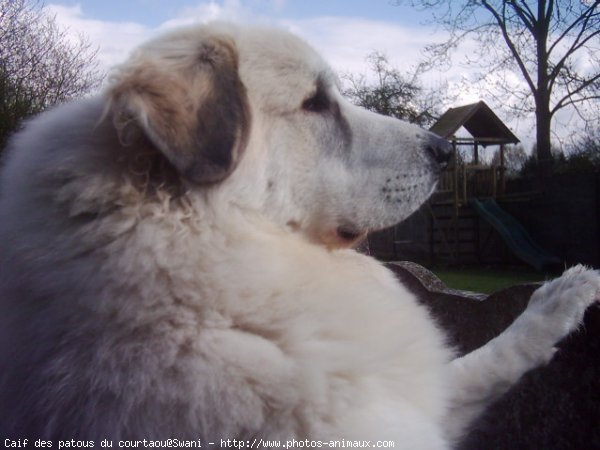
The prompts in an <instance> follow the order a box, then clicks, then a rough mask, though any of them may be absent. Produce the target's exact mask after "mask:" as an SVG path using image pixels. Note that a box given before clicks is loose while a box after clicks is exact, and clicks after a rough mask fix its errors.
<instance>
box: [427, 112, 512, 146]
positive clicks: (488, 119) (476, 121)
mask: <svg viewBox="0 0 600 450" xmlns="http://www.w3.org/2000/svg"><path fill="white" fill-rule="evenodd" d="M460 127H464V128H465V129H466V130H467V131H468V132H469V133H470V134H471V136H473V139H474V140H475V141H477V142H479V143H481V144H482V145H494V144H509V143H510V144H516V143H517V142H519V139H518V138H517V137H516V136H515V135H514V134H513V133H512V131H510V130H509V128H508V127H507V126H506V125H504V123H503V122H502V121H501V120H500V119H499V118H498V116H497V115H496V114H494V112H493V111H492V110H491V108H490V107H489V106H488V105H486V104H485V102H483V101H479V102H477V103H473V104H471V105H465V106H459V107H458V108H450V109H449V110H448V111H446V112H445V113H444V114H443V115H442V117H440V118H439V120H438V121H437V122H436V123H435V124H434V125H433V126H432V127H431V128H430V131H432V132H434V133H435V134H437V135H439V136H441V137H443V138H445V139H452V138H453V136H454V133H456V131H458V129H459V128H460Z"/></svg>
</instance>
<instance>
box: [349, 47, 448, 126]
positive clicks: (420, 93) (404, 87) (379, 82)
mask: <svg viewBox="0 0 600 450" xmlns="http://www.w3.org/2000/svg"><path fill="white" fill-rule="evenodd" d="M366 61H367V63H368V66H369V69H370V71H371V75H372V76H371V77H367V76H366V75H364V74H360V75H357V74H347V75H343V76H342V78H343V79H344V80H345V81H346V84H347V86H348V87H347V88H346V89H344V92H343V93H344V95H345V96H346V97H348V98H349V99H350V101H352V102H353V103H354V104H356V105H358V106H362V107H363V108H366V109H368V110H371V111H374V112H377V113H379V114H383V115H386V116H391V117H395V118H397V119H402V120H407V121H409V122H412V123H416V124H418V125H421V126H425V125H430V124H431V123H432V122H433V121H434V120H435V119H436V118H437V117H439V111H438V108H439V105H440V103H441V101H440V100H439V96H438V94H439V92H438V91H426V90H425V89H423V88H422V87H421V86H420V84H419V82H418V79H417V78H418V73H417V72H415V73H413V74H402V73H401V72H400V71H399V70H398V69H395V68H393V67H391V66H390V63H389V61H388V59H387V57H386V56H385V55H383V54H382V53H379V52H377V51H375V52H373V53H370V54H369V55H368V56H367V58H366Z"/></svg>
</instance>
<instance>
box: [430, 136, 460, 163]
mask: <svg viewBox="0 0 600 450" xmlns="http://www.w3.org/2000/svg"><path fill="white" fill-rule="evenodd" d="M425 149H426V150H427V153H429V155H430V156H431V157H432V159H433V160H434V161H435V162H436V164H437V165H438V166H439V168H440V169H444V168H446V166H447V165H448V163H449V162H450V160H451V159H452V155H453V153H454V149H453V147H452V144H450V142H448V141H447V140H446V139H442V138H441V137H439V136H437V135H435V134H431V135H430V136H429V140H428V142H427V143H426V145H425Z"/></svg>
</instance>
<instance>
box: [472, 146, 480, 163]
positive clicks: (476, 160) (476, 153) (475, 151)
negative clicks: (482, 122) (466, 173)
mask: <svg viewBox="0 0 600 450" xmlns="http://www.w3.org/2000/svg"><path fill="white" fill-rule="evenodd" d="M473 164H474V165H478V164H479V145H478V143H477V141H474V143H473Z"/></svg>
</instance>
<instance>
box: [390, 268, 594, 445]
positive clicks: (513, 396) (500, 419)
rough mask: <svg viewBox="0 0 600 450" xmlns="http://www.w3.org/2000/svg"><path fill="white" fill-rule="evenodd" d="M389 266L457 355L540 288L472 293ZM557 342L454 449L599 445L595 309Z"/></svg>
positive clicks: (492, 332) (419, 271) (494, 330)
mask: <svg viewBox="0 0 600 450" xmlns="http://www.w3.org/2000/svg"><path fill="white" fill-rule="evenodd" d="M388 267H389V268H390V269H392V270H393V271H394V272H395V273H396V275H397V276H398V278H399V279H400V280H401V281H402V282H403V283H404V284H405V285H406V286H407V287H408V288H409V289H410V290H412V291H413V292H414V293H415V294H416V295H417V297H418V298H419V300H420V301H421V302H422V303H423V304H425V305H427V307H428V308H429V309H430V310H431V312H432V314H433V316H434V317H435V318H436V320H438V322H439V324H440V326H441V327H442V328H444V329H445V330H446V331H447V333H448V335H449V337H450V340H451V343H453V344H454V345H455V347H456V348H457V350H458V352H459V353H460V354H462V353H466V352H469V351H471V350H473V349H475V348H477V347H480V346H481V345H483V344H485V343H486V342H487V341H489V340H490V339H491V338H493V337H494V336H496V335H498V334H499V333H500V332H502V330H504V329H505V328H506V327H507V326H508V325H509V324H510V323H511V322H512V321H513V320H514V318H515V317H516V316H518V315H519V313H520V312H521V311H522V310H523V309H524V308H525V306H526V305H527V301H528V299H529V297H530V295H531V293H532V292H533V291H534V290H535V289H536V287H537V286H538V285H536V284H527V285H519V286H514V287H510V288H508V289H505V290H502V291H500V292H497V293H495V294H492V295H490V296H489V297H480V298H476V297H470V296H468V295H465V294H463V293H461V292H458V291H450V290H446V289H444V286H443V285H442V284H441V282H440V281H439V280H437V279H436V278H435V276H432V274H431V273H429V272H427V271H426V270H425V269H423V268H421V267H420V266H416V265H414V264H410V263H401V264H389V265H388ZM558 347H559V351H558V352H557V353H556V355H555V357H554V359H553V360H552V361H551V362H550V364H548V365H547V366H545V367H541V368H538V369H536V370H533V371H531V372H529V373H528V374H526V375H525V376H524V377H523V378H522V379H521V381H520V382H519V383H518V384H517V385H515V386H514V387H513V388H512V389H511V390H510V391H509V392H508V393H507V394H506V395H504V396H503V397H502V398H500V399H499V400H498V401H497V402H496V403H494V404H493V405H492V406H491V407H490V408H489V409H488V411H487V412H486V413H485V414H484V415H483V416H482V417H481V418H480V419H479V420H478V421H477V422H476V423H475V424H474V425H473V427H472V429H471V431H470V432H469V433H468V435H467V437H466V438H465V439H464V440H463V442H461V443H460V445H459V446H458V448H460V449H461V450H462V449H473V450H491V449H503V450H507V449H536V450H538V449H543V450H553V449H585V450H589V449H600V307H598V306H594V307H592V308H590V309H589V310H588V312H587V314H586V316H585V321H584V325H583V327H582V328H581V329H580V330H579V331H577V332H576V333H574V334H572V335H571V336H569V337H568V338H566V339H565V340H563V341H562V342H561V343H560V344H559V345H558Z"/></svg>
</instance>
